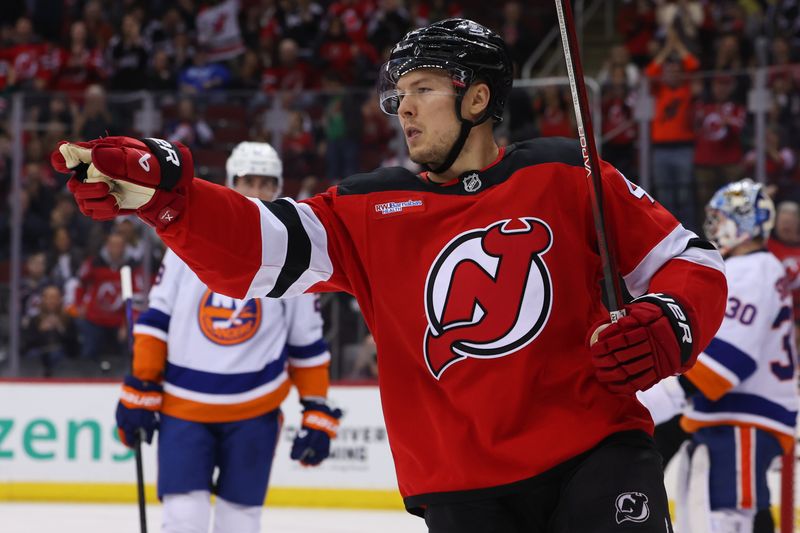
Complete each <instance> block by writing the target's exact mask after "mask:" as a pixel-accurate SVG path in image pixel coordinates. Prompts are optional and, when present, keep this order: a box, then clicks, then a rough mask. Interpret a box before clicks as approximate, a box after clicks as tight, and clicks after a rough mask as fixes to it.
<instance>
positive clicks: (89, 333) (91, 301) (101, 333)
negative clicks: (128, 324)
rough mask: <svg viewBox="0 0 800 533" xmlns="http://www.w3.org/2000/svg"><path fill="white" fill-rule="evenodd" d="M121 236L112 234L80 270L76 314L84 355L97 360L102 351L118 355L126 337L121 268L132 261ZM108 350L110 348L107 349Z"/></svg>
mask: <svg viewBox="0 0 800 533" xmlns="http://www.w3.org/2000/svg"><path fill="white" fill-rule="evenodd" d="M125 251H126V243H125V239H124V237H123V236H122V235H120V234H117V233H112V234H110V235H109V236H108V237H107V238H106V243H105V245H104V246H103V247H102V248H101V250H100V253H99V254H98V255H97V256H94V257H90V258H89V259H87V260H86V261H85V262H84V263H83V266H82V267H81V270H80V275H79V285H78V288H77V290H76V294H75V305H76V308H75V310H74V314H76V315H77V316H78V317H79V320H78V329H79V331H80V333H81V341H82V346H81V356H82V357H84V358H87V359H91V360H93V361H97V360H99V358H100V355H101V354H103V353H113V354H119V353H121V351H122V340H123V339H124V338H125V335H124V334H125V331H124V320H125V314H124V311H123V308H122V295H121V288H120V279H119V269H120V268H121V267H123V266H124V265H130V264H132V263H131V261H130V260H129V259H128V257H127V256H126V253H125ZM106 350H107V351H106Z"/></svg>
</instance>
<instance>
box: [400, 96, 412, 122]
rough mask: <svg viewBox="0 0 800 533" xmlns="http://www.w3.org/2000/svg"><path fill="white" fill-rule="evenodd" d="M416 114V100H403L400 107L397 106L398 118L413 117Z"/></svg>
mask: <svg viewBox="0 0 800 533" xmlns="http://www.w3.org/2000/svg"><path fill="white" fill-rule="evenodd" d="M415 114H416V105H414V98H401V99H400V105H399V106H397V116H400V117H413V116H414V115H415Z"/></svg>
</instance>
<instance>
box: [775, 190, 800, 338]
mask: <svg viewBox="0 0 800 533" xmlns="http://www.w3.org/2000/svg"><path fill="white" fill-rule="evenodd" d="M767 249H768V250H769V251H770V252H772V253H773V254H774V255H775V257H777V258H778V259H780V260H781V262H782V263H783V266H784V267H785V268H786V275H787V277H788V279H789V287H790V288H791V289H792V301H793V303H794V322H795V325H796V326H800V204H798V203H797V202H791V201H784V202H781V203H779V204H778V208H777V213H776V216H775V227H774V228H773V230H772V234H771V235H770V237H769V240H768V241H767ZM798 342H800V337H798Z"/></svg>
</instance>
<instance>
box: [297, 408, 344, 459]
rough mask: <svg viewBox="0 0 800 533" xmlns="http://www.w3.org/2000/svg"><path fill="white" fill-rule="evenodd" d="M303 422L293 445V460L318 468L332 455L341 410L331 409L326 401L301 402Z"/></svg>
mask: <svg viewBox="0 0 800 533" xmlns="http://www.w3.org/2000/svg"><path fill="white" fill-rule="evenodd" d="M300 403H302V404H303V407H304V409H303V422H302V424H301V427H300V431H298V432H297V436H295V438H294V443H293V444H292V453H291V457H292V459H294V460H296V461H300V463H301V464H303V465H305V466H316V465H318V464H320V463H321V462H322V461H323V460H324V459H325V458H327V457H328V455H330V451H331V439H334V438H336V432H337V430H338V429H339V419H340V418H341V417H342V410H341V409H331V408H330V407H329V406H328V405H327V404H326V403H325V402H324V400H321V401H320V400H301V401H300Z"/></svg>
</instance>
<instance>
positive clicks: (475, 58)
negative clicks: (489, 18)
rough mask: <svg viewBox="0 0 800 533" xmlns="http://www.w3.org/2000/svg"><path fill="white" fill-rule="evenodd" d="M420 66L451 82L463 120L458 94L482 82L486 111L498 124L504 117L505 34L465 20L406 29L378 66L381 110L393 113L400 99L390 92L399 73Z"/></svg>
mask: <svg viewBox="0 0 800 533" xmlns="http://www.w3.org/2000/svg"><path fill="white" fill-rule="evenodd" d="M420 68H442V69H444V70H446V71H447V72H448V73H449V74H450V76H451V78H452V80H453V87H454V89H455V90H456V92H457V94H458V95H459V98H458V99H457V102H456V113H457V114H458V117H459V119H461V97H463V95H464V93H465V92H466V90H467V89H468V88H469V86H470V85H471V84H472V83H474V82H475V81H478V80H480V81H483V82H484V83H486V84H487V85H488V86H489V90H490V92H491V94H490V99H489V105H488V107H487V114H486V115H485V116H483V117H481V118H480V119H479V120H478V121H476V122H475V125H477V124H480V123H481V122H484V121H485V120H486V119H488V118H489V117H491V118H493V119H494V120H495V121H496V122H500V121H501V120H502V119H503V108H504V107H505V103H506V99H507V98H508V93H509V92H510V91H511V83H512V81H513V77H514V73H513V67H512V62H511V55H510V54H509V51H508V47H507V46H506V43H505V41H503V38H502V37H500V36H499V35H498V34H497V33H495V32H494V31H492V30H490V29H489V28H487V27H485V26H482V25H480V24H478V23H477V22H473V21H471V20H468V19H462V18H451V19H446V20H442V21H439V22H435V23H433V24H431V25H430V26H426V27H424V28H419V29H416V30H413V31H410V32H408V33H407V34H406V35H405V37H403V39H402V40H401V41H400V42H399V43H397V44H396V45H395V47H394V48H393V49H392V52H391V55H390V56H389V61H388V62H386V63H385V64H384V65H383V67H381V75H380V81H379V87H378V91H379V93H380V102H381V108H382V109H383V110H384V112H386V113H389V114H397V108H398V107H399V105H400V103H399V98H397V97H396V95H395V94H394V88H395V85H396V84H397V80H399V79H400V77H401V76H403V75H405V74H408V73H409V72H411V71H413V70H416V69H420Z"/></svg>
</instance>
